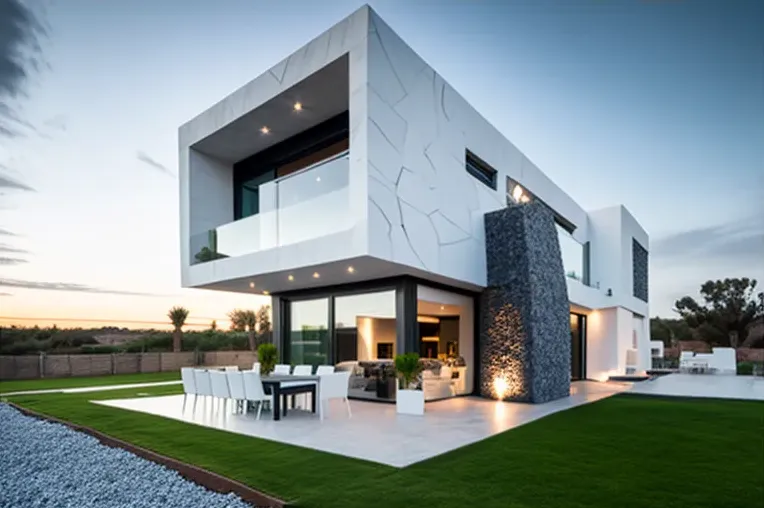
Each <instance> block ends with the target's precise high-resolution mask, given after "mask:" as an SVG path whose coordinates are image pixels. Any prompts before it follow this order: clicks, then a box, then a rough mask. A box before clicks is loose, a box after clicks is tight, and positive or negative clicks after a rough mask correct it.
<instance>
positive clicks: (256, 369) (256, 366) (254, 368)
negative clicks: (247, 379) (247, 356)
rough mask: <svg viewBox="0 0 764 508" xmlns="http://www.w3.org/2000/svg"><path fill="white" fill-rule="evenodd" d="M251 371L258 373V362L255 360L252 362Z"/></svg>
mask: <svg viewBox="0 0 764 508" xmlns="http://www.w3.org/2000/svg"><path fill="white" fill-rule="evenodd" d="M252 372H257V373H258V374H260V362H255V363H253V364H252Z"/></svg>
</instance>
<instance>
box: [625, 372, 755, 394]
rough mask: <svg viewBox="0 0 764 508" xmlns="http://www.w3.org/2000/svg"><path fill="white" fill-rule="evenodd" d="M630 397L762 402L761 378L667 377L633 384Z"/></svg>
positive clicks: (698, 375)
mask: <svg viewBox="0 0 764 508" xmlns="http://www.w3.org/2000/svg"><path fill="white" fill-rule="evenodd" d="M630 393H636V394H643V395H660V396H668V397H704V398H716V399H740V400H764V378H762V377H758V378H757V377H753V376H735V375H723V374H669V375H667V376H661V377H658V378H656V379H653V380H650V381H642V382H640V383H634V384H633V386H632V387H631V389H630Z"/></svg>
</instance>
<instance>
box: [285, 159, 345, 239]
mask: <svg viewBox="0 0 764 508" xmlns="http://www.w3.org/2000/svg"><path fill="white" fill-rule="evenodd" d="M349 168H350V163H349V160H348V156H347V154H344V155H342V156H340V157H338V158H335V159H331V160H329V161H326V162H323V163H320V164H319V165H317V166H314V167H312V168H309V169H306V170H303V171H301V172H299V173H295V174H293V175H289V176H287V177H285V178H283V179H281V180H279V181H278V188H277V198H276V199H277V201H276V202H277V203H278V209H279V216H278V239H279V245H289V244H293V243H298V242H303V241H305V240H310V239H313V238H317V237H321V236H327V235H330V234H332V233H336V232H339V231H345V230H347V229H350V228H352V227H353V223H354V222H353V218H352V216H351V214H349V213H348V208H349V206H348V205H349V194H348V178H349Z"/></svg>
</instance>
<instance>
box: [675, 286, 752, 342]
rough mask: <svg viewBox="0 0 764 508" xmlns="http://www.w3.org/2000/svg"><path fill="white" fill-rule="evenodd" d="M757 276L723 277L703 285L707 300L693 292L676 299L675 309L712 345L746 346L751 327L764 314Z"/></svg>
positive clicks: (704, 295) (702, 289)
mask: <svg viewBox="0 0 764 508" xmlns="http://www.w3.org/2000/svg"><path fill="white" fill-rule="evenodd" d="M755 289H756V280H755V279H748V278H746V277H744V278H742V279H724V280H717V281H711V280H709V281H706V282H705V283H704V284H703V285H702V286H700V295H701V296H702V297H703V300H704V303H702V304H701V303H698V302H697V301H695V299H694V298H692V297H691V296H685V297H684V298H681V299H679V300H677V301H676V303H675V304H674V307H675V308H674V310H675V311H676V312H678V313H679V315H680V316H681V317H682V319H684V321H685V322H686V323H687V325H688V326H689V327H690V328H692V329H693V330H694V331H695V333H696V335H697V336H698V337H699V338H700V339H701V340H704V341H705V342H708V343H709V344H710V345H712V346H727V347H733V348H737V347H741V346H747V345H748V343H747V342H746V339H747V338H748V331H749V327H750V325H751V324H752V323H754V321H755V320H756V319H757V318H758V317H759V316H761V315H762V314H764V294H763V293H759V294H758V295H756V293H755Z"/></svg>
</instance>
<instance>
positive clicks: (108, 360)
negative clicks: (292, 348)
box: [0, 351, 257, 380]
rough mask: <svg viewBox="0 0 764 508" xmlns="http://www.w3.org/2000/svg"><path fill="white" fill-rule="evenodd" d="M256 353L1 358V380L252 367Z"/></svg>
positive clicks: (217, 352) (212, 352)
mask: <svg viewBox="0 0 764 508" xmlns="http://www.w3.org/2000/svg"><path fill="white" fill-rule="evenodd" d="M256 359H257V353H256V352H254V351H208V352H197V351H188V352H180V353H112V354H88V355H48V354H45V353H41V354H39V355H20V356H0V380H11V379H38V378H56V377H80V376H108V375H111V374H139V373H143V372H170V371H178V370H180V368H181V367H191V366H195V365H203V366H222V365H236V366H238V367H240V368H251V367H252V364H253V363H254V362H255V361H256Z"/></svg>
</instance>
